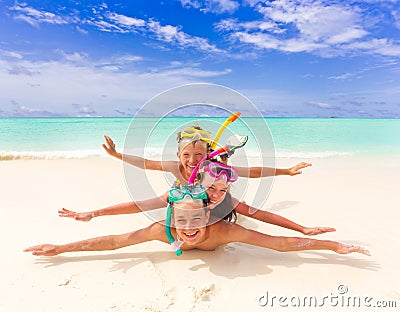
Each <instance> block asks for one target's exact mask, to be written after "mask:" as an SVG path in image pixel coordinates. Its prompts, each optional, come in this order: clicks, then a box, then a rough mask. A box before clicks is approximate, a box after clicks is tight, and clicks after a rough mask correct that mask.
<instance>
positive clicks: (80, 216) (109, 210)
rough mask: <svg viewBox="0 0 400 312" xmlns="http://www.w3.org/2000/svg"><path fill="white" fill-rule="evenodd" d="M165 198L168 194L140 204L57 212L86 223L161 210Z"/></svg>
mask: <svg viewBox="0 0 400 312" xmlns="http://www.w3.org/2000/svg"><path fill="white" fill-rule="evenodd" d="M167 197H168V193H165V194H163V195H162V196H160V197H155V198H151V199H147V200H143V201H140V202H129V203H123V204H117V205H113V206H110V207H106V208H103V209H98V210H93V211H89V212H75V211H72V210H68V209H65V208H62V209H61V210H59V211H58V215H59V216H60V217H66V218H74V219H75V220H77V221H84V222H87V221H90V220H92V219H93V218H95V217H100V216H110V215H119V214H131V213H138V212H142V211H148V210H154V209H158V208H163V207H165V206H166V205H167Z"/></svg>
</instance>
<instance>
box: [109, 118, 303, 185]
mask: <svg viewBox="0 0 400 312" xmlns="http://www.w3.org/2000/svg"><path fill="white" fill-rule="evenodd" d="M239 116H240V113H234V114H232V115H231V116H229V118H227V120H226V121H225V122H224V123H223V124H222V126H221V127H220V129H219V130H218V132H217V135H216V137H215V139H214V140H213V141H212V140H211V133H210V132H209V131H205V130H203V129H201V128H199V127H188V128H184V129H183V131H182V132H179V133H178V137H177V140H178V152H177V156H178V159H179V160H178V161H156V160H150V159H145V158H142V157H139V156H134V155H127V154H121V153H118V152H117V151H116V149H115V143H114V142H113V140H112V139H111V138H110V137H108V136H107V135H105V136H104V138H105V140H106V144H103V148H104V149H105V151H106V152H107V153H108V154H109V155H111V156H113V157H115V158H118V159H120V160H123V161H124V162H126V163H129V164H131V165H133V166H135V167H138V168H141V169H148V170H159V171H164V172H170V173H172V174H173V175H174V176H175V178H176V179H177V180H178V181H180V183H181V184H182V185H185V184H187V181H188V180H189V178H190V175H191V173H192V172H193V169H194V168H195V167H196V165H197V164H198V162H199V161H200V160H201V159H202V158H203V157H204V156H206V155H207V153H209V152H212V151H213V150H214V149H215V148H216V147H217V143H218V140H219V138H220V136H221V134H222V132H223V131H224V129H225V128H226V127H227V126H228V125H229V124H230V123H232V122H234V121H235V120H236V119H237V118H238V117H239ZM308 166H311V164H309V163H305V162H301V163H299V164H297V165H296V166H293V167H291V168H287V169H279V168H267V167H236V169H237V170H238V173H239V176H240V177H247V178H261V177H268V176H274V175H275V176H278V175H290V176H293V175H297V174H300V173H301V169H303V168H306V167H308Z"/></svg>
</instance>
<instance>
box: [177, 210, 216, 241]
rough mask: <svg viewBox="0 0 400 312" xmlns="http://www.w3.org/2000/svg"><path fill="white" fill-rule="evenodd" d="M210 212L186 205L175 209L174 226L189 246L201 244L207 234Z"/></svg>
mask: <svg viewBox="0 0 400 312" xmlns="http://www.w3.org/2000/svg"><path fill="white" fill-rule="evenodd" d="M209 217H210V212H209V211H208V212H207V213H206V212H205V211H204V208H203V206H202V205H201V206H199V205H193V204H184V205H179V206H178V207H174V217H173V220H174V226H175V228H176V233H177V234H178V235H179V237H180V239H181V240H182V241H184V242H185V243H186V244H188V245H195V244H196V243H199V242H201V240H202V239H203V238H204V236H205V234H206V226H207V222H208V219H209Z"/></svg>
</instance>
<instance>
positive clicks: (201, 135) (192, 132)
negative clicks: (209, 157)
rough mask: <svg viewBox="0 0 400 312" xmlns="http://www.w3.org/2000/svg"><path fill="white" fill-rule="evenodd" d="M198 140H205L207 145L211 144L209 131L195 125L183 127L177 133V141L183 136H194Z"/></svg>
mask: <svg viewBox="0 0 400 312" xmlns="http://www.w3.org/2000/svg"><path fill="white" fill-rule="evenodd" d="M196 137H197V139H198V140H201V141H204V142H206V143H207V144H208V145H210V144H211V132H210V131H206V130H200V129H197V128H195V127H187V128H184V129H183V131H182V132H179V133H178V138H177V140H178V142H180V141H181V140H182V139H184V138H191V139H193V138H196Z"/></svg>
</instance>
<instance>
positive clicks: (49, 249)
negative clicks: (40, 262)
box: [24, 244, 61, 256]
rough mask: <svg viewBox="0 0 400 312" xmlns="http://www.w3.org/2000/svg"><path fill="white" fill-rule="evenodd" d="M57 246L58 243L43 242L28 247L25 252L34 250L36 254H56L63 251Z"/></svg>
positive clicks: (33, 252) (33, 253)
mask: <svg viewBox="0 0 400 312" xmlns="http://www.w3.org/2000/svg"><path fill="white" fill-rule="evenodd" d="M57 247H58V246H56V245H50V244H43V245H37V246H32V247H29V248H26V249H24V252H32V255H34V256H56V255H58V254H59V253H61V252H60V251H59V250H58V249H57Z"/></svg>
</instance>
